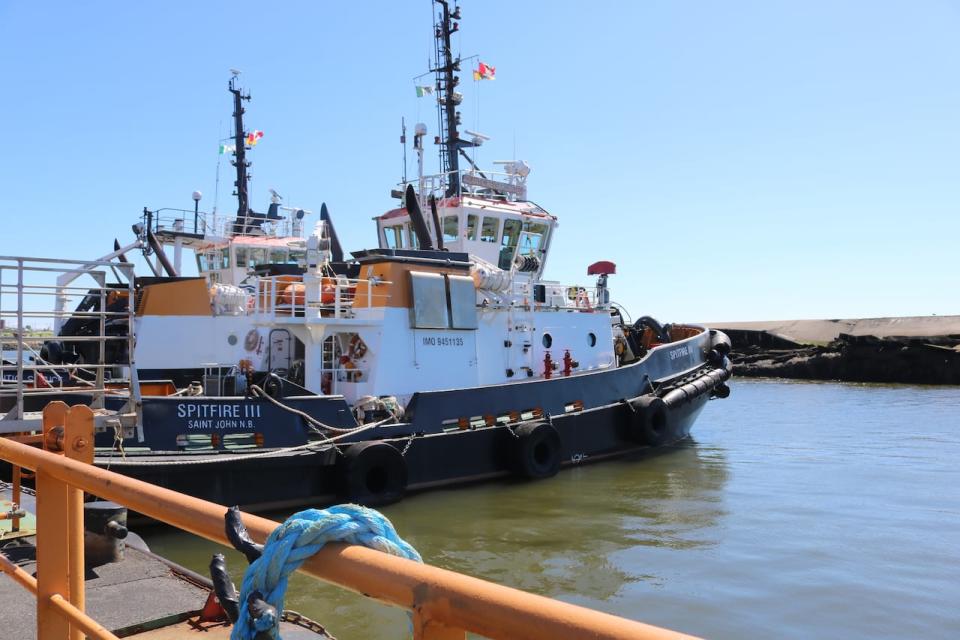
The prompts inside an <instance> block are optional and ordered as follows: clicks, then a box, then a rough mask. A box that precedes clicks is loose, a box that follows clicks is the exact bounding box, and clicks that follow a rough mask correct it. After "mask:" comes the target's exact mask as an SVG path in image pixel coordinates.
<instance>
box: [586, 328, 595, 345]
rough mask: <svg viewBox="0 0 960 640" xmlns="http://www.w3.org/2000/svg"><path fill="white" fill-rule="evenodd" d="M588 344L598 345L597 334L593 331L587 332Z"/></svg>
mask: <svg viewBox="0 0 960 640" xmlns="http://www.w3.org/2000/svg"><path fill="white" fill-rule="evenodd" d="M587 346H588V347H595V346H597V334H595V333H593V332H592V331H591V332H590V333H588V334H587Z"/></svg>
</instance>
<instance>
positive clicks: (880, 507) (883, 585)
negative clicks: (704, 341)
mask: <svg viewBox="0 0 960 640" xmlns="http://www.w3.org/2000/svg"><path fill="white" fill-rule="evenodd" d="M694 436H695V437H694V439H693V440H690V441H688V442H685V443H684V444H683V445H681V446H678V447H676V448H674V449H672V450H670V451H667V452H665V453H663V454H661V455H657V456H654V457H649V456H648V457H634V458H631V459H623V460H618V461H614V462H605V463H601V464H597V465H590V466H584V467H579V468H576V469H572V470H569V471H563V472H561V473H560V474H559V475H557V476H556V477H555V478H552V479H550V480H547V481H541V482H535V483H495V484H485V485H479V486H475V487H469V488H461V489H457V490H450V491H434V492H430V493H425V494H421V495H417V496H412V497H410V498H408V499H406V500H404V501H403V502H401V503H399V504H396V505H392V506H390V507H387V508H385V509H384V510H383V511H384V513H386V514H387V515H388V516H389V517H390V518H391V520H392V521H393V522H394V524H395V525H396V527H397V529H398V530H399V531H400V534H401V535H402V536H404V537H405V538H406V539H407V540H409V541H410V542H411V543H412V544H413V545H414V546H415V547H416V548H417V549H418V550H419V551H420V552H421V553H422V554H423V556H424V558H425V560H427V561H428V562H430V563H432V564H435V565H438V566H441V567H444V568H448V569H452V570H455V571H461V572H464V573H468V574H471V575H474V576H479V577H483V578H486V579H489V580H493V581H496V582H499V583H502V584H506V585H510V586H514V587H519V588H521V589H526V590H529V591H533V592H535V593H540V594H543V595H548V596H552V597H557V598H560V599H562V600H566V601H569V602H575V603H577V604H582V605H586V606H590V607H594V608H597V609H601V610H603V611H608V612H611V613H615V614H618V615H622V616H626V617H630V618H635V619H638V620H642V621H644V622H649V623H652V624H657V625H662V626H666V627H670V628H674V629H677V630H680V631H684V632H687V633H692V634H696V635H702V636H708V637H714V638H743V637H758V636H764V637H771V636H776V637H793V638H810V637H830V638H876V637H892V636H900V637H917V636H924V637H942V638H948V637H960V571H958V569H960V562H958V560H960V486H958V485H960V473H958V470H957V469H958V466H957V460H958V459H960V389H957V388H939V387H908V386H879V385H851V384H811V383H785V382H769V381H743V380H738V381H736V382H735V383H734V384H733V394H732V395H731V397H730V398H729V399H727V400H723V401H715V402H711V403H709V404H708V406H707V408H706V409H705V410H704V412H703V414H702V415H701V417H700V419H699V420H698V422H697V424H696V425H695V427H694ZM275 517H277V518H282V517H283V514H278V515H277V516H275ZM145 533H146V536H145V537H146V538H147V541H148V543H149V544H150V545H151V547H152V548H153V550H154V551H157V552H159V553H162V554H164V555H167V556H169V557H171V558H173V559H175V560H177V561H179V562H181V563H183V564H186V565H187V566H190V567H191V568H193V569H195V570H197V571H200V572H202V573H206V572H207V568H206V567H207V564H208V563H209V559H210V554H211V553H214V552H215V551H217V550H219V549H220V547H218V546H217V545H215V544H212V543H207V542H205V541H201V540H197V539H195V538H192V537H190V536H188V535H186V534H182V533H179V532H175V531H171V530H169V529H155V530H152V531H146V532H145ZM230 563H231V565H230V566H231V567H232V568H234V571H235V581H236V582H238V583H239V580H240V569H241V568H242V566H243V563H242V561H241V559H240V556H239V555H236V554H234V555H232V556H230ZM287 606H288V607H290V608H293V609H295V610H298V611H300V612H302V613H304V614H307V615H309V616H311V617H314V618H316V619H317V620H319V621H321V622H323V623H324V624H325V625H326V626H327V627H328V629H330V631H331V632H332V633H333V634H334V635H337V636H338V637H339V638H340V639H341V640H345V639H348V638H402V637H405V636H406V634H407V630H408V628H409V627H408V625H407V623H406V617H405V614H404V613H403V612H402V611H399V610H396V609H391V608H389V607H386V606H383V605H380V604H377V603H374V602H371V601H369V600H367V599H365V598H363V597H361V596H357V595H354V594H350V593H347V592H345V591H343V590H340V589H338V588H335V587H331V586H328V585H324V584H321V583H319V582H318V581H315V580H313V579H311V578H307V577H304V576H297V577H296V579H295V580H294V581H292V583H291V587H290V591H289V595H288V601H287Z"/></svg>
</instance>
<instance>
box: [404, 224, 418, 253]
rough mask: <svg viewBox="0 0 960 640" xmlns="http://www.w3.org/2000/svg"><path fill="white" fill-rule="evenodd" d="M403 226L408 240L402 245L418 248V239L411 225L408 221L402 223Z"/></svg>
mask: <svg viewBox="0 0 960 640" xmlns="http://www.w3.org/2000/svg"><path fill="white" fill-rule="evenodd" d="M403 228H404V230H405V231H406V235H407V238H408V242H407V244H406V245H404V246H407V247H410V248H411V249H419V248H420V241H419V240H417V234H416V233H415V232H414V230H413V226H412V225H411V224H410V223H409V222H408V223H406V224H405V225H403Z"/></svg>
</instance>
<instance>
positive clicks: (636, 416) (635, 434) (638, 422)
mask: <svg viewBox="0 0 960 640" xmlns="http://www.w3.org/2000/svg"><path fill="white" fill-rule="evenodd" d="M628 404H629V407H630V409H631V412H632V415H631V416H630V422H629V425H628V433H629V435H630V439H631V440H633V441H634V442H639V443H641V444H646V445H649V446H651V447H656V446H659V445H661V444H663V443H664V441H666V439H667V436H668V435H669V413H668V409H667V405H666V404H665V403H664V402H663V400H662V399H661V398H659V397H657V396H655V395H653V394H647V395H643V396H640V397H639V398H635V399H633V400H631V401H630V402H629V403H628Z"/></svg>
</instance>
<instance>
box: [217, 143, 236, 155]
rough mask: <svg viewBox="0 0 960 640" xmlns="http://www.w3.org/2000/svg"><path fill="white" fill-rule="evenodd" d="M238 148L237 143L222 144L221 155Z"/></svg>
mask: <svg viewBox="0 0 960 640" xmlns="http://www.w3.org/2000/svg"><path fill="white" fill-rule="evenodd" d="M236 150H237V145H235V144H221V145H220V155H223V154H225V153H233V152H234V151H236Z"/></svg>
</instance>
